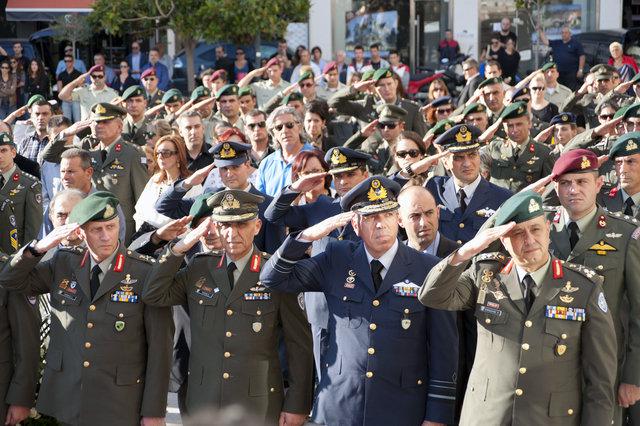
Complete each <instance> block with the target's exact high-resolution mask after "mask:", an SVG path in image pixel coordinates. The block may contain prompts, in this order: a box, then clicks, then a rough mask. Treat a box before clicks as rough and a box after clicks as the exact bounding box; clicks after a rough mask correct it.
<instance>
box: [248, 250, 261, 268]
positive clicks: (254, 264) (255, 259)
mask: <svg viewBox="0 0 640 426" xmlns="http://www.w3.org/2000/svg"><path fill="white" fill-rule="evenodd" d="M261 262H262V259H260V255H259V254H254V255H253V256H251V266H250V270H251V272H260V263H261Z"/></svg>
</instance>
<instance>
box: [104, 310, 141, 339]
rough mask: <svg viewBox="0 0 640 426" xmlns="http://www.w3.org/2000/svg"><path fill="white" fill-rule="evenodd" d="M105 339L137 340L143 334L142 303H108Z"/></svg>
mask: <svg viewBox="0 0 640 426" xmlns="http://www.w3.org/2000/svg"><path fill="white" fill-rule="evenodd" d="M106 313H107V316H106V318H105V320H106V326H107V330H108V332H107V336H106V337H107V338H112V339H116V340H138V339H140V338H142V335H143V333H144V321H143V314H144V305H143V304H142V303H127V302H108V303H107V307H106Z"/></svg>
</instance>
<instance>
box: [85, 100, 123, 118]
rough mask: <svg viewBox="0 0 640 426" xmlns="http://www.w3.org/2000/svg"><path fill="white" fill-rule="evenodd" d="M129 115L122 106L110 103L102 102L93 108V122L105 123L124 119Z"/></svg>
mask: <svg viewBox="0 0 640 426" xmlns="http://www.w3.org/2000/svg"><path fill="white" fill-rule="evenodd" d="M125 115H127V110H125V109H124V108H122V107H121V106H118V105H114V104H111V103H109V102H100V103H97V104H93V106H92V107H91V117H90V119H91V120H93V121H105V120H111V119H114V118H122V117H124V116H125Z"/></svg>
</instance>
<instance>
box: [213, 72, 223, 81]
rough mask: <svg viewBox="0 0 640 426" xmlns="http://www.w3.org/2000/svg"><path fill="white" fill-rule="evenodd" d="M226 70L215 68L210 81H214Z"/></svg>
mask: <svg viewBox="0 0 640 426" xmlns="http://www.w3.org/2000/svg"><path fill="white" fill-rule="evenodd" d="M225 73H226V71H225V70H215V71H214V72H213V73H212V74H211V81H216V80H217V79H219V78H223V77H224V75H223V74H225Z"/></svg>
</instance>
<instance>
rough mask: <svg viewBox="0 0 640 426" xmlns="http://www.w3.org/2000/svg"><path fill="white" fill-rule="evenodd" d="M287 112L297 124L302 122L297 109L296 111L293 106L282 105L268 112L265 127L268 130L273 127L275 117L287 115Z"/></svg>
mask: <svg viewBox="0 0 640 426" xmlns="http://www.w3.org/2000/svg"><path fill="white" fill-rule="evenodd" d="M287 114H291V115H293V119H294V120H295V122H296V123H298V124H300V123H302V117H300V114H298V111H296V109H295V108H293V107H290V106H286V105H283V106H279V107H278V108H276V109H274V110H273V112H272V113H271V114H269V117H267V129H269V130H271V129H273V126H274V124H273V122H274V121H275V120H276V118H278V117H280V116H282V115H287Z"/></svg>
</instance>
